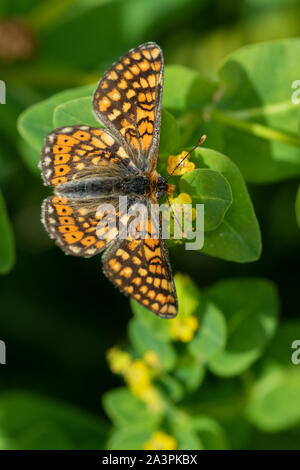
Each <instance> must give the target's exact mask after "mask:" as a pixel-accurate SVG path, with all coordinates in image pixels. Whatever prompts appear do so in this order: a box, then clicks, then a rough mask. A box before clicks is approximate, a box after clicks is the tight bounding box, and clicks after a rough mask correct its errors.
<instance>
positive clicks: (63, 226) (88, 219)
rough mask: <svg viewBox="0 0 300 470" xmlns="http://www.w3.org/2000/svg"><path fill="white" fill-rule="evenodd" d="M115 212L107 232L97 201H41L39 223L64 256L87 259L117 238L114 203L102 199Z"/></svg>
mask: <svg viewBox="0 0 300 470" xmlns="http://www.w3.org/2000/svg"><path fill="white" fill-rule="evenodd" d="M104 203H108V204H110V205H112V206H113V207H114V209H115V215H116V218H115V224H114V225H112V226H111V230H110V231H109V230H107V229H106V228H105V227H106V226H107V216H106V219H104V216H105V214H99V212H98V210H99V204H100V203H99V200H95V199H93V200H84V201H82V200H78V199H69V198H67V197H62V196H59V195H56V196H50V197H48V198H47V199H45V201H44V203H43V209H42V221H43V223H44V225H45V227H46V229H47V230H48V232H49V234H50V236H51V238H54V239H55V241H56V243H57V245H58V246H59V247H60V248H61V249H62V250H63V251H64V252H65V253H67V254H70V255H73V256H82V257H86V258H89V257H91V256H94V255H96V254H98V253H101V252H102V251H103V250H105V248H107V246H108V244H109V243H110V242H111V241H112V240H113V239H114V238H115V237H117V235H118V223H119V209H118V199H117V198H109V199H107V200H105V199H103V200H102V202H101V204H104Z"/></svg>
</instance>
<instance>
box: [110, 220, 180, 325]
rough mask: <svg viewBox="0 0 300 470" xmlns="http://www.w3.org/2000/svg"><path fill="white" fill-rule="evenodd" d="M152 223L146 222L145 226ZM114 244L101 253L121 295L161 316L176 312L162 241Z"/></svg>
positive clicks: (119, 242) (168, 262)
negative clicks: (127, 296)
mask: <svg viewBox="0 0 300 470" xmlns="http://www.w3.org/2000/svg"><path fill="white" fill-rule="evenodd" d="M150 225H151V222H148V227H149V226H150ZM151 232H152V233H153V230H152V229H151V228H150V227H149V231H148V238H145V239H132V238H131V237H130V236H128V237H127V238H126V239H125V240H118V242H115V243H113V244H112V245H111V246H110V247H109V248H108V249H107V251H106V252H105V253H104V255H103V269H104V273H105V274H106V276H107V277H108V278H109V279H110V280H111V281H112V282H113V283H114V285H115V286H116V287H117V288H118V289H120V290H121V291H122V292H123V293H124V294H126V295H129V296H130V297H132V298H133V299H134V300H136V301H137V302H139V303H140V304H142V305H143V306H144V307H146V308H148V309H149V310H151V311H152V312H154V313H155V314H156V315H158V316H159V317H162V318H172V317H174V316H176V315H177V297H176V291H175V286H174V281H173V276H172V271H171V266H170V261H169V255H168V249H167V246H166V243H165V240H163V239H161V238H159V237H156V238H153V237H152V238H151V236H152V235H151Z"/></svg>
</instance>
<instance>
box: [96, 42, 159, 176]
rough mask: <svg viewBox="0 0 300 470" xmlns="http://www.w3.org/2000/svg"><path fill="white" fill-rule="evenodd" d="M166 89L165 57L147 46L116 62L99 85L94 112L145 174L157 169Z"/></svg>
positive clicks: (156, 47)
mask: <svg viewBox="0 0 300 470" xmlns="http://www.w3.org/2000/svg"><path fill="white" fill-rule="evenodd" d="M162 87H163V54H162V51H161V49H160V48H159V46H158V45H157V44H155V43H153V42H148V43H146V44H143V45H141V46H139V47H138V48H136V49H132V50H131V51H129V53H128V54H126V55H125V56H124V57H122V58H121V59H120V60H119V61H118V62H116V63H115V64H114V65H113V66H112V67H111V68H110V69H109V70H108V71H107V72H106V73H105V75H104V77H103V78H102V80H101V81H100V82H99V85H98V88H97V90H96V92H95V94H94V112H95V114H96V116H97V117H98V119H99V120H100V122H102V123H103V124H104V126H106V127H107V129H109V131H110V132H111V133H112V134H113V135H114V136H115V137H116V138H118V139H119V140H120V142H121V143H122V145H123V146H124V148H127V149H128V153H131V155H132V158H133V161H134V162H135V164H136V166H137V167H138V168H139V169H141V170H143V171H153V170H154V169H155V168H156V162H157V155H158V145H159V133H160V119H161V98H162Z"/></svg>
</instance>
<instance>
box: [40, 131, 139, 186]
mask: <svg viewBox="0 0 300 470" xmlns="http://www.w3.org/2000/svg"><path fill="white" fill-rule="evenodd" d="M40 166H41V170H42V175H43V179H44V183H45V184H46V185H47V186H58V185H60V184H62V183H66V182H68V181H72V180H74V179H79V178H83V177H85V176H90V175H93V176H95V175H97V174H100V175H101V176H118V175H121V176H122V175H123V174H124V172H125V173H126V172H127V171H129V172H130V171H131V172H132V171H137V170H136V168H135V167H134V165H133V163H132V162H131V161H130V158H129V156H128V154H127V152H126V151H125V149H124V147H122V146H121V145H120V144H119V143H118V142H117V140H116V139H115V138H114V137H112V136H111V135H110V133H109V132H108V131H106V130H104V129H99V128H96V127H89V126H72V127H61V128H59V129H55V130H54V131H53V132H51V133H50V134H49V135H48V136H47V137H46V143H45V146H44V148H43V150H42V156H41V163H40Z"/></svg>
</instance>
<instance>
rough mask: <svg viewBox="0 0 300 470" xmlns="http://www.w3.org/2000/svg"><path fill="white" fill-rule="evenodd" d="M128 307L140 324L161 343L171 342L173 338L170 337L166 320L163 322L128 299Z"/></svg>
mask: <svg viewBox="0 0 300 470" xmlns="http://www.w3.org/2000/svg"><path fill="white" fill-rule="evenodd" d="M130 306H131V309H132V311H133V313H134V314H135V315H136V317H137V318H138V319H139V320H140V321H141V323H142V324H143V325H144V326H145V327H146V328H147V329H149V331H150V332H151V334H153V335H154V336H156V337H157V338H159V339H160V340H161V341H165V342H170V341H172V339H173V338H172V336H171V333H170V326H169V322H168V321H167V320H163V319H161V318H159V317H157V316H156V315H153V313H152V312H150V310H148V309H147V308H145V307H143V306H142V305H141V304H139V303H138V302H136V301H134V300H132V299H130Z"/></svg>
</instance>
